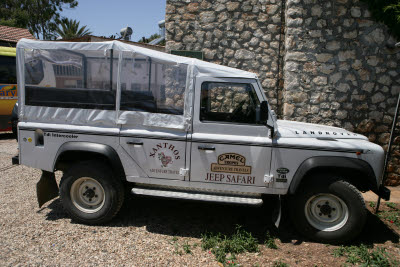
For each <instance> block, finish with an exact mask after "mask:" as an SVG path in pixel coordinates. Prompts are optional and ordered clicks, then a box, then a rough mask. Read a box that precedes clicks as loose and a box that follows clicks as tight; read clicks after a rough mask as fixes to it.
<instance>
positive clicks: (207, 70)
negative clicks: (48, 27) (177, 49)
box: [17, 39, 257, 79]
mask: <svg viewBox="0 0 400 267" xmlns="http://www.w3.org/2000/svg"><path fill="white" fill-rule="evenodd" d="M18 48H24V49H66V50H109V49H114V50H116V51H132V52H136V53H139V54H141V55H143V56H148V57H151V58H154V59H158V60H162V61H166V62H175V63H183V64H188V65H193V66H194V68H193V71H194V73H195V76H211V77H219V78H222V77H223V78H228V77H235V78H250V79H254V78H257V75H256V74H254V73H252V72H248V71H243V70H239V69H235V68H230V67H226V66H222V65H218V64H214V63H210V62H205V61H202V60H199V59H194V58H188V57H182V56H177V55H172V54H168V53H164V52H160V51H155V50H151V49H148V48H143V47H139V46H135V45H130V44H126V43H123V42H120V41H108V42H90V43H89V42H59V41H35V40H29V39H21V40H20V41H19V42H18V44H17V49H18Z"/></svg>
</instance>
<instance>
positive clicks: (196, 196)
mask: <svg viewBox="0 0 400 267" xmlns="http://www.w3.org/2000/svg"><path fill="white" fill-rule="evenodd" d="M131 192H132V194H134V195H145V196H154V197H167V198H178V199H188V200H199V201H208V202H220V203H232V204H242V205H257V206H258V205H262V204H263V201H262V199H261V198H250V197H237V196H221V195H210V194H202V193H189V192H176V191H166V190H156V189H144V188H133V189H132V191H131Z"/></svg>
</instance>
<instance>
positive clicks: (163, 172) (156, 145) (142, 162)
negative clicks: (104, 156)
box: [120, 126, 186, 180]
mask: <svg viewBox="0 0 400 267" xmlns="http://www.w3.org/2000/svg"><path fill="white" fill-rule="evenodd" d="M120 145H121V147H122V148H123V149H124V150H125V151H126V152H127V154H128V155H129V159H130V160H131V161H132V167H134V166H139V167H140V168H141V170H142V172H144V173H145V174H146V175H147V176H148V177H151V178H164V179H179V180H184V178H185V177H184V176H180V171H181V169H186V159H185V154H186V132H181V131H155V130H150V131H149V130H146V129H135V128H134V127H129V126H127V127H123V128H121V132H120ZM134 163H135V164H134ZM126 172H128V173H126V175H127V176H141V175H140V172H139V173H138V174H137V170H135V169H134V170H132V172H131V173H130V172H129V168H128V170H127V171H126ZM142 175H143V174H142ZM183 175H184V173H183Z"/></svg>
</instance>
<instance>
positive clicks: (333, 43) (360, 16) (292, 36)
mask: <svg viewBox="0 0 400 267" xmlns="http://www.w3.org/2000/svg"><path fill="white" fill-rule="evenodd" d="M285 16H286V19H285V20H286V35H285V42H286V44H285V48H286V50H285V67H284V82H285V86H284V87H285V90H284V93H283V102H284V105H283V118H284V119H289V120H300V121H305V122H311V123H320V124H325V125H334V126H339V127H344V128H346V129H348V130H350V131H354V132H358V133H361V134H364V135H366V136H368V138H369V139H370V141H372V142H375V143H378V144H380V145H385V144H387V142H388V138H389V134H388V132H389V131H390V127H391V123H392V118H393V115H394V110H395V105H396V102H397V95H398V93H399V91H400V51H399V49H394V48H388V47H393V46H394V44H395V41H396V40H395V39H394V38H392V37H391V36H390V35H389V34H388V32H387V29H386V27H385V26H384V25H382V24H379V23H376V22H375V21H374V20H373V19H372V18H371V14H370V12H369V11H368V9H367V7H366V6H365V5H364V4H363V3H362V2H359V1H355V0H318V1H317V0H303V1H299V0H287V3H286V12H285ZM396 141H397V144H399V143H400V138H398V139H397V140H396ZM397 151H399V147H397ZM399 156H400V155H399ZM391 165H392V166H391V167H390V168H391V170H392V173H391V174H390V175H389V180H388V183H389V184H394V183H397V184H398V183H399V182H400V164H399V157H397V158H394V159H393V160H392V164H391Z"/></svg>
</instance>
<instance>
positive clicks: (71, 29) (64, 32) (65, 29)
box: [56, 18, 91, 39]
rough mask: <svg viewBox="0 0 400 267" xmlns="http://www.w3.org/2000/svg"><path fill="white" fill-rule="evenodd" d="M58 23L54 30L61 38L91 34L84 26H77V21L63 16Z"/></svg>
mask: <svg viewBox="0 0 400 267" xmlns="http://www.w3.org/2000/svg"><path fill="white" fill-rule="evenodd" d="M60 25H61V27H60V26H59V27H58V28H57V29H56V32H57V33H58V35H59V36H60V37H62V38H63V39H71V38H76V37H81V36H85V35H89V34H91V32H90V31H89V30H88V29H86V26H82V27H80V26H79V21H76V20H72V19H67V18H63V19H62V20H61V21H60Z"/></svg>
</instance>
